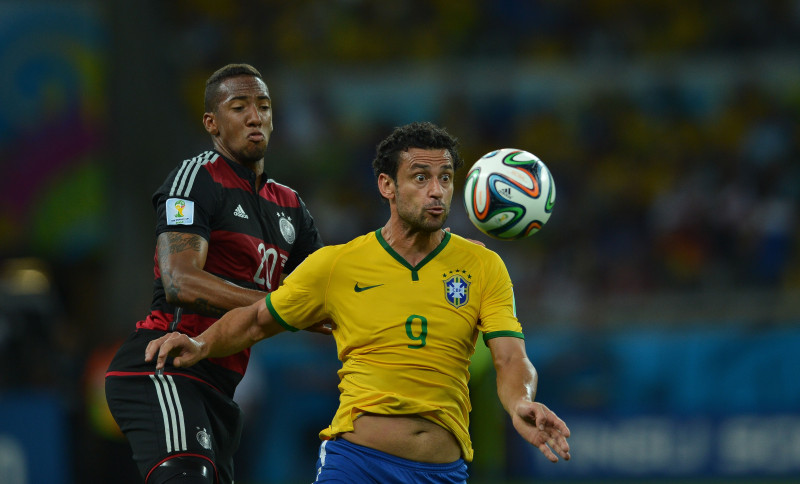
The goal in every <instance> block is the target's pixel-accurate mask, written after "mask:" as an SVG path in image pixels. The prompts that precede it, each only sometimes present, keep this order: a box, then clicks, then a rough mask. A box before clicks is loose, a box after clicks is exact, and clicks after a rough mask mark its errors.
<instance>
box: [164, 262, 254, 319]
mask: <svg viewBox="0 0 800 484" xmlns="http://www.w3.org/2000/svg"><path fill="white" fill-rule="evenodd" d="M162 281H163V282H164V291H165V292H166V296H167V302H169V303H170V304H174V305H176V306H180V307H183V308H187V309H190V310H192V311H195V312H198V313H201V314H204V315H207V316H222V315H223V314H225V313H226V312H228V311H230V310H231V309H234V308H239V307H243V306H249V305H250V304H252V303H254V302H255V301H258V300H259V299H262V298H264V296H265V295H266V293H265V292H262V291H257V290H254V289H247V288H244V287H240V286H237V285H235V284H233V283H231V282H228V281H226V280H225V279H222V278H220V277H217V276H215V275H213V274H211V273H208V272H206V271H203V270H199V269H197V270H191V271H182V272H181V273H178V274H174V275H172V277H162Z"/></svg>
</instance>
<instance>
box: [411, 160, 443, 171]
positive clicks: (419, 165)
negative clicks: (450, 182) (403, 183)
mask: <svg viewBox="0 0 800 484" xmlns="http://www.w3.org/2000/svg"><path fill="white" fill-rule="evenodd" d="M431 166H432V165H431V164H430V163H422V162H420V161H416V162H414V163H411V166H409V169H411V170H414V169H422V170H426V169H430V167H431ZM442 168H443V169H445V170H452V169H453V164H452V163H448V164H446V165H442Z"/></svg>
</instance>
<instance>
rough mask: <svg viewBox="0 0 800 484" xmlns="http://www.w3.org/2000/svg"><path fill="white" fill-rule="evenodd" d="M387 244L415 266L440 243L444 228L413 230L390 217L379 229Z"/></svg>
mask: <svg viewBox="0 0 800 484" xmlns="http://www.w3.org/2000/svg"><path fill="white" fill-rule="evenodd" d="M381 236H383V239H384V240H385V241H386V243H387V244H389V246H390V247H391V248H392V250H394V251H395V252H397V254H398V255H400V256H401V257H402V258H403V259H405V260H406V261H407V262H408V263H409V264H411V265H412V266H416V265H417V264H419V263H420V261H422V259H424V258H425V257H426V256H427V255H428V254H430V253H431V252H433V250H434V249H435V248H436V247H438V246H439V244H441V243H442V239H444V230H442V229H437V230H434V231H433V232H427V231H421V230H414V229H412V228H410V227H409V226H408V225H406V224H403V223H401V222H399V221H393V220H392V219H390V220H389V221H388V222H387V223H386V225H384V226H383V228H382V229H381Z"/></svg>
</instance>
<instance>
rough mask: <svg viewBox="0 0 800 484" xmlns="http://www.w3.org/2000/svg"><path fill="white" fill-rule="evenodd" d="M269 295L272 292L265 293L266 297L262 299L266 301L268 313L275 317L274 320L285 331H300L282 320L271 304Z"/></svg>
mask: <svg viewBox="0 0 800 484" xmlns="http://www.w3.org/2000/svg"><path fill="white" fill-rule="evenodd" d="M270 296H272V293H269V294H267V297H266V298H264V300H265V301H266V302H267V309H269V313H270V314H271V315H272V317H273V318H275V321H277V322H278V324H280V325H281V326H283V329H285V330H286V331H291V332H292V333H295V332H297V331H300V330H299V329H298V328H295V327H294V326H292V325H290V324H289V323H287V322H286V321H284V320H283V318H282V317H280V315H279V314H278V311H276V310H275V307H273V306H272V301H271V300H270Z"/></svg>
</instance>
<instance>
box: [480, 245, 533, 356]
mask: <svg viewBox="0 0 800 484" xmlns="http://www.w3.org/2000/svg"><path fill="white" fill-rule="evenodd" d="M490 254H491V255H490V256H489V257H487V259H486V265H485V267H484V270H485V271H486V274H485V280H486V281H487V282H486V286H485V288H484V290H483V291H482V292H481V297H482V301H481V311H480V321H479V323H478V329H479V330H480V331H482V332H483V339H484V341H486V340H489V339H492V338H496V337H498V336H512V337H517V338H523V339H524V335H523V334H522V326H521V325H520V323H519V320H518V319H517V315H516V307H515V303H514V288H513V284H512V283H511V277H510V276H509V275H508V270H507V269H506V266H505V264H504V263H503V260H502V259H501V258H500V256H499V255H497V254H496V253H494V252H491V251H490Z"/></svg>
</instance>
